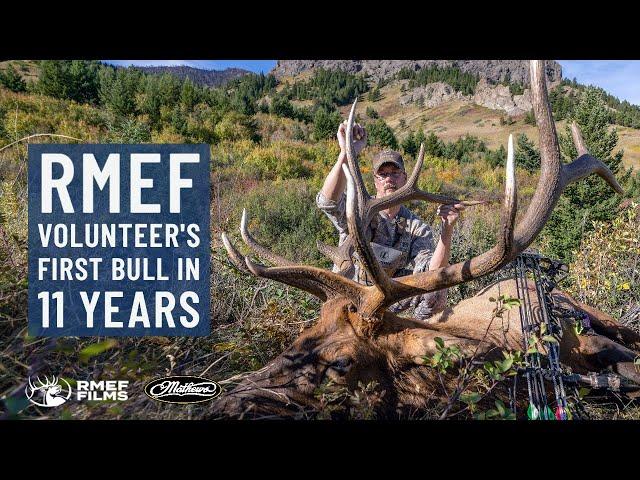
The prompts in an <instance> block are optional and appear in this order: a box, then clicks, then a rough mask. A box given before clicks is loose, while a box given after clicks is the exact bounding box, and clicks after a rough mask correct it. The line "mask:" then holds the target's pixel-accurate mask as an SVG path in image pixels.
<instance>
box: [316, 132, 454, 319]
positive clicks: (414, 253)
mask: <svg viewBox="0 0 640 480" xmlns="http://www.w3.org/2000/svg"><path fill="white" fill-rule="evenodd" d="M346 123H347V122H343V123H342V124H340V127H339V128H338V134H337V136H338V143H339V144H340V155H339V156H338V160H337V162H336V164H335V165H334V166H333V168H332V169H331V171H330V172H329V175H327V178H326V179H325V182H324V185H323V186H322V190H320V192H318V195H317V196H316V204H317V205H318V208H320V209H321V210H322V211H323V212H324V213H325V214H326V215H327V217H329V220H331V222H332V223H333V225H334V226H335V227H336V229H337V230H338V233H339V234H340V239H339V245H342V244H343V243H344V242H345V241H346V240H347V238H348V235H349V232H348V227H347V218H346V207H345V204H346V195H345V192H344V190H345V186H346V178H345V176H344V173H343V171H342V165H343V163H344V164H345V165H346V160H347V155H346V139H345V135H346ZM353 136H354V140H355V142H354V150H355V154H356V155H359V154H360V152H361V151H362V150H363V149H364V147H365V146H366V144H367V133H366V131H365V129H364V128H363V127H362V126H360V125H358V124H355V125H354V126H353ZM373 176H374V183H375V187H376V197H377V198H380V197H384V196H387V195H390V194H392V193H393V192H395V191H396V190H398V189H399V188H401V187H402V186H403V185H404V184H405V183H406V182H407V173H406V171H405V168H404V162H403V160H402V156H401V155H400V154H399V153H397V152H394V151H392V150H385V151H382V152H380V153H378V154H377V155H376V156H375V157H374V158H373ZM464 208H465V207H464V205H462V204H459V203H458V204H455V205H440V206H439V207H438V210H437V213H436V214H437V215H438V216H439V217H440V219H441V222H442V224H441V227H442V229H441V235H440V239H439V240H438V245H437V246H436V248H435V250H434V248H433V243H434V242H433V232H432V231H431V228H430V227H429V225H427V224H426V223H425V222H424V221H423V220H422V219H420V218H419V217H418V216H417V215H415V214H414V213H412V212H411V211H410V210H409V209H408V208H406V207H405V206H403V205H396V206H392V207H390V208H388V209H386V210H382V211H380V212H379V214H378V215H376V216H375V218H374V219H373V221H372V222H371V224H370V225H369V227H368V230H367V234H368V235H369V238H370V239H371V240H370V241H371V247H372V249H373V251H374V253H375V255H376V258H377V259H378V261H379V262H380V263H381V265H382V266H383V268H384V269H385V270H386V271H387V273H389V274H390V275H391V276H394V277H401V276H404V275H410V274H412V273H418V272H424V271H426V270H436V269H438V268H440V267H446V266H447V265H449V257H450V254H451V237H452V235H453V226H454V225H455V223H456V221H457V220H458V217H459V216H460V213H461V212H462V211H463V210H464ZM351 259H352V261H353V265H352V266H351V267H350V269H349V270H348V271H347V272H346V276H347V277H349V278H352V279H353V280H355V281H357V282H359V283H362V284H366V285H371V284H372V282H370V281H369V279H368V278H367V273H366V271H365V270H364V269H363V268H361V265H360V263H359V261H358V258H357V254H355V253H354V254H353V255H352V257H351ZM333 271H334V272H335V271H338V267H337V266H336V265H334V267H333ZM446 303H447V289H443V290H438V291H436V292H432V293H427V294H425V295H419V296H417V297H413V298H408V299H405V300H401V301H400V302H397V303H395V304H393V305H392V306H391V307H390V308H389V310H390V311H392V312H395V313H398V312H401V311H403V310H406V309H407V308H409V307H415V318H416V319H418V320H423V321H425V320H427V319H428V318H429V317H431V316H432V315H433V314H434V313H437V312H440V311H442V310H443V309H444V308H445V306H446Z"/></svg>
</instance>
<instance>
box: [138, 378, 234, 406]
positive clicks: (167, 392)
mask: <svg viewBox="0 0 640 480" xmlns="http://www.w3.org/2000/svg"><path fill="white" fill-rule="evenodd" d="M221 392H222V387H220V385H218V384H217V383H216V382H214V381H213V380H209V379H207V378H202V377H191V376H181V375H176V376H172V377H165V378H158V379H156V380H153V381H151V382H149V383H148V384H147V385H145V387H144V393H146V394H147V396H148V397H149V398H151V399H153V400H157V401H159V402H166V403H200V402H206V401H208V400H211V399H213V398H216V397H217V396H218V395H220V393H221Z"/></svg>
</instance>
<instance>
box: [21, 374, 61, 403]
mask: <svg viewBox="0 0 640 480" xmlns="http://www.w3.org/2000/svg"><path fill="white" fill-rule="evenodd" d="M44 379H45V382H44V383H43V382H42V380H40V377H36V384H39V385H34V384H33V383H32V382H31V377H29V379H28V385H27V386H26V387H25V389H24V392H25V393H26V395H27V398H28V399H29V401H30V402H31V403H33V404H34V405H38V406H39V407H57V406H58V405H62V404H63V403H65V402H66V401H67V400H69V398H71V385H69V382H67V381H66V380H65V379H64V378H61V379H58V378H56V377H55V376H54V377H53V378H52V379H51V380H49V378H47V377H44ZM60 381H63V382H64V383H66V384H67V388H66V390H67V391H66V394H65V393H64V389H63V387H62V386H61V385H60ZM36 392H40V393H39V395H38V396H36ZM34 397H35V398H34Z"/></svg>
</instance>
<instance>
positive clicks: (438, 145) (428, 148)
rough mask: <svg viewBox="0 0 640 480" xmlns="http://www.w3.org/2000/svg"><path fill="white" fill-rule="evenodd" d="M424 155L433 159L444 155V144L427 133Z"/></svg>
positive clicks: (433, 135)
mask: <svg viewBox="0 0 640 480" xmlns="http://www.w3.org/2000/svg"><path fill="white" fill-rule="evenodd" d="M423 135H424V134H423ZM424 153H425V154H427V155H431V156H433V157H442V156H443V155H444V142H443V141H442V140H440V139H439V138H438V136H437V135H436V134H435V133H433V132H429V136H428V137H427V138H426V139H425V141H424Z"/></svg>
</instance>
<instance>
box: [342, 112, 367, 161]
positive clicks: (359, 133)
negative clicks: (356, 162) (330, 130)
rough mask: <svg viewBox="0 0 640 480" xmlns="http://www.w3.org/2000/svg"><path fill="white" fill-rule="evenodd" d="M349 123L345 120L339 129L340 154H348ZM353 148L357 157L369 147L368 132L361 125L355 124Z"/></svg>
mask: <svg viewBox="0 0 640 480" xmlns="http://www.w3.org/2000/svg"><path fill="white" fill-rule="evenodd" d="M346 131H347V121H346V120H345V121H344V122H342V123H341V124H340V127H338V134H337V136H338V144H339V145H340V153H344V154H346V152H347V139H346ZM353 139H354V140H355V141H354V143H353V148H354V150H355V151H356V155H360V152H362V150H363V149H364V147H366V146H367V131H366V130H365V129H364V127H362V126H361V125H360V124H358V123H355V124H354V125H353Z"/></svg>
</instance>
